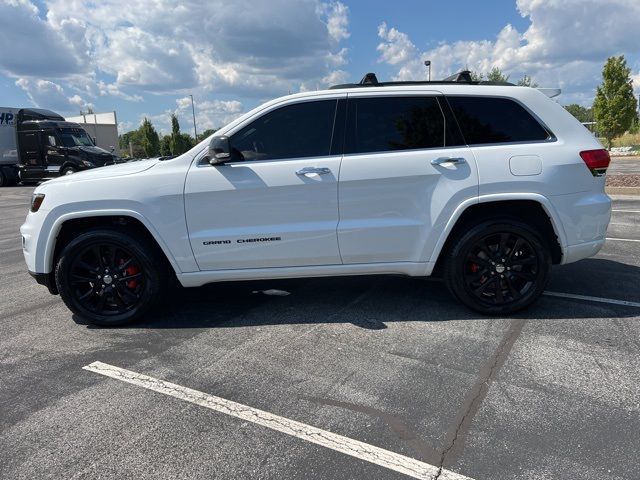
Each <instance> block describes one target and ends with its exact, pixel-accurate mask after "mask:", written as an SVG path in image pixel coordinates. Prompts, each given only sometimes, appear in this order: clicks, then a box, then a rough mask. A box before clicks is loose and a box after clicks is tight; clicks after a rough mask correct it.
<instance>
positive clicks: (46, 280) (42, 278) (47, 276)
mask: <svg viewBox="0 0 640 480" xmlns="http://www.w3.org/2000/svg"><path fill="white" fill-rule="evenodd" d="M29 275H31V276H32V277H33V278H34V279H35V281H36V283H38V284H39V285H44V286H45V287H47V289H48V290H49V293H50V294H51V295H57V294H58V288H57V287H56V282H55V279H54V278H53V274H51V273H36V272H32V271H31V270H29Z"/></svg>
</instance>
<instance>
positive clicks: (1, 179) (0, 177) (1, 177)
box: [0, 168, 9, 187]
mask: <svg viewBox="0 0 640 480" xmlns="http://www.w3.org/2000/svg"><path fill="white" fill-rule="evenodd" d="M2 170H3V169H2V168H0V187H6V186H8V185H9V179H8V178H7V176H6V175H5V174H4V172H3V171H2Z"/></svg>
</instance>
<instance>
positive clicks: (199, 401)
mask: <svg viewBox="0 0 640 480" xmlns="http://www.w3.org/2000/svg"><path fill="white" fill-rule="evenodd" d="M82 368H83V369H84V370H89V371H91V372H95V373H99V374H100V375H104V376H107V377H111V378H115V379H116V380H120V381H123V382H126V383H131V384H133V385H137V386H139V387H143V388H146V389H148V390H153V391H154V392H158V393H162V394H164V395H168V396H170V397H174V398H178V399H180V400H184V401H185V402H190V403H194V404H196V405H200V406H202V407H205V408H209V409H211V410H215V411H216V412H220V413H224V414H226V415H230V416H232V417H236V418H239V419H241V420H244V421H246V422H252V423H255V424H257V425H261V426H263V427H267V428H270V429H272V430H276V431H278V432H281V433H285V434H287V435H291V436H292V437H296V438H299V439H302V440H305V441H307V442H311V443H315V444H316V445H321V446H323V447H326V448H330V449H331V450H335V451H337V452H341V453H344V454H346V455H350V456H352V457H355V458H358V459H360V460H364V461H366V462H370V463H374V464H376V465H380V466H381V467H384V468H388V469H389V470H393V471H396V472H399V473H403V474H405V475H408V476H410V477H413V478H420V479H433V478H435V477H436V475H437V474H438V472H439V469H438V467H436V466H435V465H430V464H428V463H424V462H421V461H419V460H415V459H413V458H409V457H405V456H404V455H400V454H398V453H394V452H390V451H389V450H384V449H382V448H379V447H375V446H373V445H369V444H367V443H364V442H360V441H358V440H353V439H351V438H348V437H343V436H342V435H337V434H335V433H332V432H329V431H327V430H322V429H320V428H317V427H313V426H311V425H306V424H304V423H301V422H297V421H295V420H289V419H288V418H285V417H280V416H278V415H274V414H272V413H269V412H265V411H264V410H258V409H256V408H252V407H249V406H247V405H242V404H241V403H236V402H232V401H230V400H226V399H224V398H221V397H216V396H214V395H209V394H208V393H204V392H200V391H198V390H193V389H191V388H187V387H183V386H181V385H176V384H175V383H169V382H165V381H164V380H159V379H157V378H153V377H149V376H147V375H142V374H140V373H136V372H132V371H131V370H125V369H123V368H119V367H114V366H113V365H109V364H106V363H102V362H93V363H91V364H89V365H87V366H85V367H82ZM438 478H439V480H473V479H471V478H470V477H465V476H464V475H460V474H458V473H455V472H452V471H450V470H446V469H442V472H441V473H440V476H439V477H438Z"/></svg>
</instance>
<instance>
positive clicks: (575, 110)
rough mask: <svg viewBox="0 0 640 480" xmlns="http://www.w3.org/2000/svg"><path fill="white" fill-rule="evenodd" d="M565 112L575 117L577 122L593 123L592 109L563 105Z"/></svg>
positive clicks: (573, 104) (575, 104)
mask: <svg viewBox="0 0 640 480" xmlns="http://www.w3.org/2000/svg"><path fill="white" fill-rule="evenodd" d="M564 108H566V109H567V112H569V113H570V114H571V115H573V116H574V117H576V119H577V120H578V121H579V122H582V123H585V122H593V109H592V108H587V107H583V106H582V105H578V104H577V103H572V104H570V105H565V107H564Z"/></svg>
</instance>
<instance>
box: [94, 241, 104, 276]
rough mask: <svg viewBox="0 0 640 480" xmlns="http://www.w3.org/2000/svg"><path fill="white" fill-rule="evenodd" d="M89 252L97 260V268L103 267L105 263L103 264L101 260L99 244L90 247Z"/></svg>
mask: <svg viewBox="0 0 640 480" xmlns="http://www.w3.org/2000/svg"><path fill="white" fill-rule="evenodd" d="M91 252H92V253H93V255H94V256H95V257H96V260H97V262H98V268H99V269H101V270H102V269H103V268H104V267H105V265H104V262H103V261H102V253H101V252H100V245H95V246H94V247H93V248H92V249H91Z"/></svg>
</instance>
